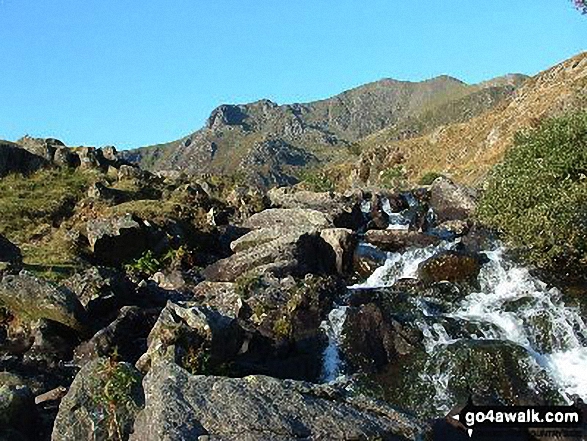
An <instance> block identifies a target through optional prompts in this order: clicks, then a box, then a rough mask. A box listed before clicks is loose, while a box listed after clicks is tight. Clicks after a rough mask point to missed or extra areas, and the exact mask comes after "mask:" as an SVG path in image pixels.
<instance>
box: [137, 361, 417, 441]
mask: <svg viewBox="0 0 587 441" xmlns="http://www.w3.org/2000/svg"><path fill="white" fill-rule="evenodd" d="M144 387H145V409H144V410H143V411H142V412H141V413H140V415H139V416H138V418H137V420H136V422H135V426H134V433H133V434H132V436H131V440H134V441H139V440H141V441H142V440H147V439H149V440H150V439H153V440H154V439H165V440H168V441H173V440H177V441H179V440H185V439H198V437H200V436H203V437H206V436H208V437H209V439H218V440H229V439H239V440H243V441H261V440H267V441H268V440H284V441H285V440H294V439H301V438H303V439H340V440H345V439H348V440H350V439H376V438H381V439H388V440H398V441H399V440H413V439H415V438H416V436H417V435H418V433H419V427H421V426H420V425H419V424H418V423H417V422H416V421H415V420H413V419H411V418H410V417H407V416H406V415H402V414H401V413H399V412H398V411H396V410H394V409H392V408H390V407H387V406H384V405H382V404H380V403H375V402H373V401H370V400H367V399H362V398H360V397H356V398H351V397H348V396H345V394H344V392H342V391H338V390H335V389H333V388H330V387H326V386H315V385H312V384H309V383H302V382H296V381H291V380H285V381H283V380H277V379H273V378H269V377H263V376H251V377H245V378H221V377H204V376H193V375H190V374H189V373H188V372H187V371H185V370H183V369H181V368H180V367H178V366H177V365H174V364H163V365H160V366H159V367H157V368H156V369H153V370H152V371H151V372H149V374H148V375H147V377H146V378H145V381H144ZM202 439H204V438H202Z"/></svg>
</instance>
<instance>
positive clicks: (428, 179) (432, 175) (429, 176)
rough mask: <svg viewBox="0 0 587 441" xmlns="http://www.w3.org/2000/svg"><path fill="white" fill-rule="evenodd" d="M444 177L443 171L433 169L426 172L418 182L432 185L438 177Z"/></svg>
mask: <svg viewBox="0 0 587 441" xmlns="http://www.w3.org/2000/svg"><path fill="white" fill-rule="evenodd" d="M442 177H444V175H443V174H442V173H438V172H434V171H431V172H428V173H425V174H424V175H423V176H422V177H421V178H420V180H419V181H418V184H420V185H431V184H432V183H433V182H434V181H435V180H436V179H437V178H442Z"/></svg>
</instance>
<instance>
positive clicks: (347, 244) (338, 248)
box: [320, 228, 357, 275]
mask: <svg viewBox="0 0 587 441" xmlns="http://www.w3.org/2000/svg"><path fill="white" fill-rule="evenodd" d="M320 237H321V238H322V239H323V240H324V242H326V244H328V246H329V247H330V248H331V249H332V253H334V256H335V265H336V271H337V272H338V274H341V275H343V274H349V273H350V272H351V269H352V266H353V254H354V251H355V246H356V244H357V241H356V238H355V236H354V234H353V230H350V229H348V228H326V229H324V230H322V231H321V232H320Z"/></svg>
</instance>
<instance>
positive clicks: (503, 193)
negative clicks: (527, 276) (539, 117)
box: [478, 111, 587, 273]
mask: <svg viewBox="0 0 587 441" xmlns="http://www.w3.org/2000/svg"><path fill="white" fill-rule="evenodd" d="M478 215H479V217H480V219H481V220H482V221H484V222H485V223H487V224H488V225H490V226H492V227H495V228H497V229H498V230H500V231H501V232H503V233H504V235H505V237H506V238H507V240H508V241H509V242H510V243H512V244H513V245H514V246H516V247H517V248H518V249H519V250H521V251H522V252H523V254H524V255H525V256H527V257H528V258H529V260H530V261H531V262H533V263H535V264H537V265H538V266H540V267H543V268H550V269H554V268H563V269H564V270H565V271H567V272H571V273H578V272H580V271H582V270H583V269H584V268H585V267H586V266H587V112H585V111H582V112H578V113H572V114H568V115H565V116H562V117H559V118H555V119H549V120H546V121H545V122H543V123H542V124H541V125H540V126H539V127H538V128H536V129H533V130H530V131H526V132H520V133H518V134H517V136H516V137H515V142H514V146H513V147H512V148H511V149H510V150H509V151H508V153H507V154H506V157H505V159H504V162H503V163H502V164H501V165H498V166H496V167H495V169H494V171H493V172H492V174H491V176H490V178H489V181H488V187H487V189H486V191H485V193H484V197H483V199H482V201H481V203H480V207H479V210H478Z"/></svg>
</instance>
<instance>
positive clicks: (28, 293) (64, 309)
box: [0, 270, 86, 331]
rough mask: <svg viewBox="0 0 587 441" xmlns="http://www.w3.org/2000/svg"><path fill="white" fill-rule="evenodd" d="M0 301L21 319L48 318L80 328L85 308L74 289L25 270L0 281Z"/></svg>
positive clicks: (81, 328)
mask: <svg viewBox="0 0 587 441" xmlns="http://www.w3.org/2000/svg"><path fill="white" fill-rule="evenodd" d="M0 304H3V305H4V306H6V307H7V308H8V309H9V310H10V311H11V312H12V313H13V314H15V315H16V316H17V317H19V318H20V319H23V320H25V321H26V320H27V319H28V320H31V321H33V320H39V319H48V320H52V321H55V322H57V323H61V324H63V325H65V326H67V327H69V328H72V329H75V330H77V331H83V329H84V324H85V323H84V322H85V315H86V312H85V310H84V307H83V306H82V304H81V303H80V302H79V300H78V298H77V297H76V295H75V294H74V293H72V292H71V291H69V290H68V289H65V288H62V287H58V286H56V285H53V284H52V283H50V282H47V281H45V280H41V279H39V278H37V277H35V276H33V275H32V274H30V273H28V272H27V271H24V270H23V271H21V272H20V273H19V274H16V275H8V276H5V277H4V278H3V279H2V281H1V282H0Z"/></svg>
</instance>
